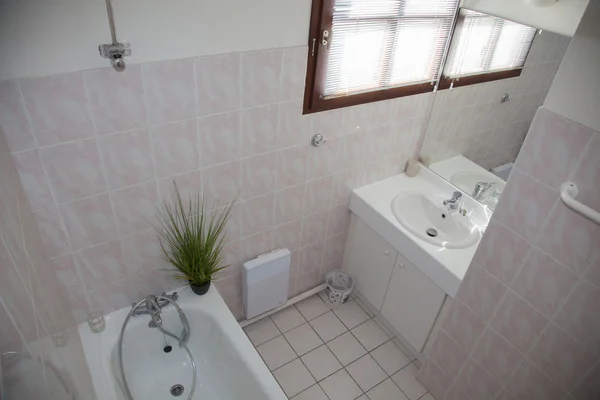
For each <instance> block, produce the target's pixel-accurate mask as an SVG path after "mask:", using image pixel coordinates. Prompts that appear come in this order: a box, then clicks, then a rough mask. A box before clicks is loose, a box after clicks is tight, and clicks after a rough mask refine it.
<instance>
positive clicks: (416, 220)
mask: <svg viewBox="0 0 600 400" xmlns="http://www.w3.org/2000/svg"><path fill="white" fill-rule="evenodd" d="M448 198H450V196H448ZM443 201H444V199H443V198H442V197H439V196H434V195H429V194H424V193H420V192H404V193H400V194H399V195H397V196H396V197H395V198H394V199H393V200H392V212H393V214H394V216H395V217H396V219H397V220H398V222H400V224H401V225H402V226H403V227H404V228H406V229H407V230H408V231H409V232H410V233H412V234H413V235H415V236H417V237H418V238H420V239H422V240H424V241H426V242H428V243H431V244H434V245H436V246H440V247H445V248H451V249H462V248H466V247H469V246H472V245H473V244H475V243H477V241H478V240H479V237H480V236H481V233H480V230H479V227H478V226H477V225H475V224H474V223H473V221H472V220H471V218H470V217H469V216H468V215H466V216H465V215H462V214H460V213H458V212H457V211H455V210H448V209H447V208H446V207H445V206H443V205H442V202H443Z"/></svg>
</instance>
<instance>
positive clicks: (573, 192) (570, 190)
mask: <svg viewBox="0 0 600 400" xmlns="http://www.w3.org/2000/svg"><path fill="white" fill-rule="evenodd" d="M578 195H579V188H578V187H577V185H576V184H574V183H573V182H565V183H563V184H562V185H560V198H561V199H562V201H563V202H564V203H565V204H566V205H567V207H569V208H570V209H572V210H574V211H575V212H578V213H579V214H581V215H583V216H584V217H587V218H588V219H590V220H592V221H594V222H595V223H597V224H600V212H598V211H596V210H594V209H592V208H590V207H588V206H586V205H585V204H583V203H581V202H579V201H577V200H575V199H576V198H577V196H578Z"/></svg>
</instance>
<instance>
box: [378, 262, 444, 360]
mask: <svg viewBox="0 0 600 400" xmlns="http://www.w3.org/2000/svg"><path fill="white" fill-rule="evenodd" d="M445 297H446V293H444V292H443V291H442V290H441V289H440V288H439V287H438V286H437V285H436V284H435V283H433V282H432V281H431V280H429V278H427V277H426V276H425V275H424V274H423V273H422V272H421V271H419V270H418V269H417V268H416V267H415V266H413V265H412V264H411V263H409V262H408V261H407V260H406V259H405V258H404V257H403V256H402V255H401V254H398V258H397V261H396V265H395V266H394V272H393V273H392V279H391V280H390V285H389V287H388V290H387V293H386V295H385V300H384V302H383V308H382V309H381V314H382V315H383V316H384V317H385V318H386V319H387V320H388V322H389V323H390V324H392V326H394V328H396V330H397V331H398V332H399V333H400V334H401V335H402V336H403V337H404V338H405V339H406V340H407V341H408V343H410V344H411V345H412V346H413V347H414V348H415V350H417V351H418V352H421V351H422V350H423V347H424V345H425V342H426V341H427V337H428V336H429V332H430V331H431V328H432V327H433V324H434V323H435V320H436V318H437V316H438V314H439V311H440V309H441V308H442V304H443V303H444V298H445Z"/></svg>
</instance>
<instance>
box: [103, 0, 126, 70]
mask: <svg viewBox="0 0 600 400" xmlns="http://www.w3.org/2000/svg"><path fill="white" fill-rule="evenodd" d="M106 14H107V16H108V25H109V28H110V37H111V39H112V43H110V44H101V45H100V46H98V51H99V52H100V56H101V57H103V58H108V59H109V60H110V63H111V65H112V66H113V68H114V69H115V70H116V71H123V70H124V69H125V59H124V58H123V57H125V56H130V55H131V45H130V44H129V43H121V42H119V41H118V40H117V30H116V29H115V17H114V13H113V7H112V2H111V0H106Z"/></svg>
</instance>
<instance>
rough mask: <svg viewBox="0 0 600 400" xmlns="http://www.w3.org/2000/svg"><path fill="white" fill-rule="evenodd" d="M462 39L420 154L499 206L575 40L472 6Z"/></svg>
mask: <svg viewBox="0 0 600 400" xmlns="http://www.w3.org/2000/svg"><path fill="white" fill-rule="evenodd" d="M454 38H455V39H454V41H453V43H452V44H451V47H450V53H449V58H448V66H447V67H446V68H445V73H444V77H443V80H442V82H441V84H440V89H441V90H439V91H438V92H437V94H436V96H435V101H434V104H433V107H432V111H431V114H430V119H429V122H428V125H427V130H426V133H425V139H424V142H423V146H422V148H421V154H420V157H421V159H422V160H427V161H428V162H431V164H430V166H429V167H430V169H431V170H432V171H434V172H435V173H437V174H438V175H440V176H441V177H443V178H444V179H446V180H447V181H449V182H450V183H452V184H454V185H455V186H457V187H458V188H460V189H461V190H463V191H464V192H465V193H467V194H470V195H471V196H472V197H473V198H475V199H476V200H478V201H480V202H481V203H482V204H484V205H486V206H488V207H489V208H491V209H494V208H495V207H496V204H497V203H498V200H499V198H500V195H501V193H502V190H503V189H504V185H505V182H506V180H507V179H508V176H509V174H510V171H511V169H512V165H513V163H514V161H515V159H516V158H517V155H518V153H519V150H520V149H521V145H522V144H523V141H524V140H525V136H526V135H527V131H528V130H529V126H530V125H531V121H532V119H533V116H534V115H535V112H536V110H537V108H538V107H539V106H541V105H542V103H543V102H544V98H545V97H546V93H547V91H548V89H549V87H550V85H551V84H552V80H553V79H554V75H555V73H556V71H557V70H558V66H559V64H560V61H561V60H562V57H563V54H564V52H565V50H566V48H567V45H568V44H569V38H567V37H563V36H560V35H557V34H554V33H550V32H541V33H538V32H537V30H535V29H534V28H530V27H527V26H525V25H520V24H516V23H513V22H510V21H507V20H504V19H502V18H496V17H493V16H489V15H486V14H480V13H474V12H472V11H468V10H464V9H463V10H461V13H460V17H459V19H458V23H457V26H456V32H455V35H454ZM532 41H533V42H532ZM491 79H495V80H491ZM445 87H447V88H448V89H444V88H445Z"/></svg>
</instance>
